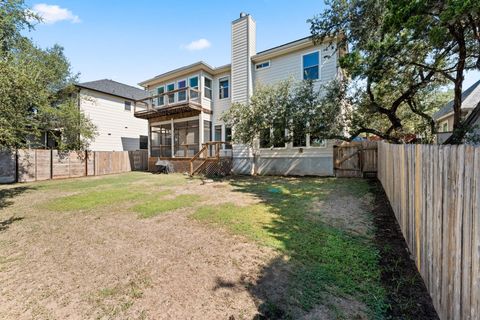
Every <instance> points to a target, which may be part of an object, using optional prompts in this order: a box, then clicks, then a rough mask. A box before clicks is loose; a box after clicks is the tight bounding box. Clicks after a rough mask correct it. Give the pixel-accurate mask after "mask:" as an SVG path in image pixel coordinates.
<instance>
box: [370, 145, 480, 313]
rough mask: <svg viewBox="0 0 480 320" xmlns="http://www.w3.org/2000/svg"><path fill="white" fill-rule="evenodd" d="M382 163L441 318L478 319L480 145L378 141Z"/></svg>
mask: <svg viewBox="0 0 480 320" xmlns="http://www.w3.org/2000/svg"><path fill="white" fill-rule="evenodd" d="M378 168H379V169H378V178H379V180H380V182H381V183H382V185H383V188H384V190H385V193H386V194H387V197H388V199H389V201H390V203H391V206H392V208H393V210H394V212H395V217H396V218H397V221H398V223H399V225H400V226H401V229H402V232H403V235H404V237H405V240H406V242H407V244H408V247H409V248H410V251H411V253H412V257H413V258H414V260H415V263H416V265H417V268H418V270H419V272H420V274H421V276H422V277H423V279H424V281H425V284H426V286H427V289H428V290H429V292H430V295H431V296H432V300H433V304H434V306H435V309H436V310H437V312H438V315H439V317H440V319H472V320H473V319H479V318H480V147H471V146H436V145H428V146H425V145H391V144H387V143H379V146H378Z"/></svg>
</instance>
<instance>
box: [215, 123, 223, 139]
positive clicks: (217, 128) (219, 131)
mask: <svg viewBox="0 0 480 320" xmlns="http://www.w3.org/2000/svg"><path fill="white" fill-rule="evenodd" d="M215 141H222V126H220V125H217V126H215Z"/></svg>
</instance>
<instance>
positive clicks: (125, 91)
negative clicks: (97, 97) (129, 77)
mask: <svg viewBox="0 0 480 320" xmlns="http://www.w3.org/2000/svg"><path fill="white" fill-rule="evenodd" d="M76 86H77V87H79V88H85V89H91V90H95V91H99V92H103V93H107V94H111V95H114V96H118V97H122V98H126V99H131V100H140V99H143V98H146V97H147V96H148V93H147V92H146V91H144V90H142V89H139V88H135V87H132V86H129V85H127V84H123V83H120V82H117V81H113V80H110V79H102V80H96V81H90V82H83V83H79V84H77V85H76Z"/></svg>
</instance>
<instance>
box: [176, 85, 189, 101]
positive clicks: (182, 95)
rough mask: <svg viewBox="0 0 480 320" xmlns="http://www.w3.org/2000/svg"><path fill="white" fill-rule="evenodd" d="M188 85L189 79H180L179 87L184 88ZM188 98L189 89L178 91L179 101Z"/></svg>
mask: <svg viewBox="0 0 480 320" xmlns="http://www.w3.org/2000/svg"><path fill="white" fill-rule="evenodd" d="M186 87H187V81H186V80H181V81H178V84H177V89H183V88H186ZM185 100H187V90H183V91H178V101H185Z"/></svg>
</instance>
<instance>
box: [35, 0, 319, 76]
mask: <svg viewBox="0 0 480 320" xmlns="http://www.w3.org/2000/svg"><path fill="white" fill-rule="evenodd" d="M27 4H28V5H29V6H32V7H34V6H35V5H38V4H46V5H48V6H47V7H45V6H40V7H37V8H40V10H43V12H46V13H47V14H48V19H49V21H48V22H50V23H48V24H41V25H37V26H36V29H35V31H33V32H31V33H30V37H31V38H32V39H33V40H34V41H35V42H36V43H37V44H39V45H40V46H42V47H46V46H52V45H53V44H55V43H58V44H60V45H61V46H63V47H64V48H65V54H66V55H67V57H68V58H69V59H70V62H71V64H72V67H73V71H75V72H80V73H81V75H80V80H81V81H91V80H97V79H102V78H108V79H113V80H117V81H120V82H124V83H127V84H131V85H135V84H137V83H138V82H140V81H142V80H146V79H147V78H150V77H152V76H155V75H157V74H159V73H162V72H165V71H169V70H171V69H173V68H177V67H181V66H183V65H186V64H190V63H193V62H196V61H199V60H204V61H205V62H207V63H209V64H211V65H213V66H220V65H223V64H227V63H230V61H229V59H230V50H231V49H230V36H231V35H230V28H231V21H233V20H234V19H236V18H238V17H239V14H240V12H241V11H245V12H248V13H250V14H251V15H252V16H253V18H254V19H255V20H256V22H257V50H258V51H261V50H264V49H268V48H271V47H274V46H277V45H279V44H283V43H286V42H289V41H292V40H296V39H298V38H302V37H305V36H308V35H309V25H308V24H307V23H306V20H307V19H308V18H311V17H312V16H313V15H314V14H315V13H318V12H320V11H321V10H322V7H323V2H322V1H319V0H302V1H301V3H300V2H299V1H291V0H244V1H224V0H223V1H146V0H140V1H113V0H102V1H99V0H97V1H93V0H90V1H88V0H86V1H53V2H50V1H48V2H47V0H43V1H42V0H40V1H38V2H36V1H28V2H27ZM51 5H56V6H58V7H60V9H66V10H68V11H69V13H66V12H65V11H62V10H59V8H55V7H51ZM56 19H59V20H58V21H55V20H56ZM61 19H63V20H61ZM201 39H204V40H206V41H207V42H208V44H210V46H208V47H205V48H203V49H200V48H202V44H205V43H207V42H205V41H203V40H202V41H200V42H197V43H193V45H192V46H188V45H189V44H192V42H194V41H198V40H201ZM195 44H196V45H195ZM195 48H196V49H197V50H192V49H195ZM189 49H190V50H189Z"/></svg>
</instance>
